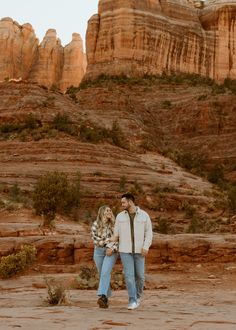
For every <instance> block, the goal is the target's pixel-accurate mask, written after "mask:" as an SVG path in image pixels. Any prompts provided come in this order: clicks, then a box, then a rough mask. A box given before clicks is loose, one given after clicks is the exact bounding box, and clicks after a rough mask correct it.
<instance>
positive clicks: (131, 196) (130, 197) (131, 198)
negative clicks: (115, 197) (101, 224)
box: [121, 192, 134, 202]
mask: <svg viewBox="0 0 236 330" xmlns="http://www.w3.org/2000/svg"><path fill="white" fill-rule="evenodd" d="M121 198H126V199H129V200H131V201H133V202H134V195H133V194H131V193H130V192H127V193H125V194H123V195H122V196H121Z"/></svg>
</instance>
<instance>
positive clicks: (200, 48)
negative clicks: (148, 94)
mask: <svg viewBox="0 0 236 330" xmlns="http://www.w3.org/2000/svg"><path fill="white" fill-rule="evenodd" d="M201 4H202V6H201ZM199 8H200V9H199ZM235 12H236V3H235V1H234V2H233V1H224V0H223V1H220V0H218V1H217V0H209V1H206V2H205V5H203V2H201V1H192V0H161V1H160V0H136V1H133V0H117V1H113V0H100V1H99V8H98V14H97V15H94V16H92V17H91V19H90V20H89V23H88V29H87V36H86V44H87V58H88V68H87V74H86V77H87V78H94V77H96V76H98V75H99V74H101V73H103V74H110V75H120V74H126V75H130V76H139V75H143V74H160V73H163V72H166V73H171V72H187V73H197V74H201V75H206V76H209V77H211V78H214V79H216V80H218V81H221V80H223V79H224V78H226V77H229V78H231V79H236V69H235V66H236V58H235V56H236V55H235V52H234V48H233V47H234V46H233V45H234V42H235V39H236V35H235V21H236V16H235Z"/></svg>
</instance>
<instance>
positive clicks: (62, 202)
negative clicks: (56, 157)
mask: <svg viewBox="0 0 236 330" xmlns="http://www.w3.org/2000/svg"><path fill="white" fill-rule="evenodd" d="M79 200H80V174H79V173H78V174H77V178H76V180H75V183H74V184H69V182H68V179H67V176H66V174H65V173H59V172H53V173H47V174H45V175H43V176H41V177H40V178H39V179H38V181H37V183H36V186H35V189H34V192H33V203H34V204H33V206H34V208H35V210H36V214H38V215H43V216H44V217H45V219H46V220H47V221H48V223H49V224H50V222H51V221H52V220H53V219H54V218H55V214H56V212H57V213H61V214H64V213H69V212H70V211H71V210H72V208H73V207H78V206H79ZM45 224H47V222H45Z"/></svg>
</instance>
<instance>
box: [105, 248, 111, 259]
mask: <svg viewBox="0 0 236 330" xmlns="http://www.w3.org/2000/svg"><path fill="white" fill-rule="evenodd" d="M112 253H113V251H112V249H110V248H107V249H106V256H108V257H110V256H111V255H112Z"/></svg>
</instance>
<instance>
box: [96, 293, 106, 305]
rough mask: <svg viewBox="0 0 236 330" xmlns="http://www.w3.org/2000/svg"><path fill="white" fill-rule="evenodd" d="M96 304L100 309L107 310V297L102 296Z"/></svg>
mask: <svg viewBox="0 0 236 330" xmlns="http://www.w3.org/2000/svg"><path fill="white" fill-rule="evenodd" d="M97 304H98V306H99V307H100V308H108V299H107V297H106V296H105V295H104V294H102V295H101V296H100V297H99V298H98V301H97Z"/></svg>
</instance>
